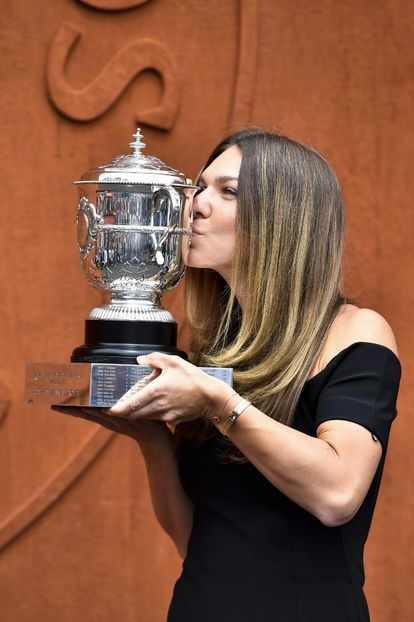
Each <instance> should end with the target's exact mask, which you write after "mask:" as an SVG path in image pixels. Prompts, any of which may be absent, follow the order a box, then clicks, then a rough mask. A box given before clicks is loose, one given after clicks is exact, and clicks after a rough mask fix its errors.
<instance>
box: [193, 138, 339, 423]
mask: <svg viewBox="0 0 414 622" xmlns="http://www.w3.org/2000/svg"><path fill="white" fill-rule="evenodd" d="M232 145H237V146H238V147H239V149H240V150H241V152H242V162H241V167H240V174H239V183H238V205H237V223H236V232H237V239H236V249H235V254H234V259H233V269H232V279H231V283H230V285H228V284H227V283H225V281H224V280H223V279H222V277H221V276H220V275H219V274H217V273H215V272H212V271H209V270H203V269H194V268H189V269H188V271H187V274H186V312H187V318H188V321H189V323H190V326H191V328H192V332H193V337H194V338H193V344H192V345H193V354H192V360H193V362H194V363H196V364H198V365H205V366H216V367H233V369H234V386H235V389H236V391H237V392H238V393H240V394H241V395H242V396H243V397H245V398H247V399H249V400H250V401H251V402H252V403H253V404H254V405H255V406H257V407H258V408H259V409H260V410H262V411H263V412H264V413H266V414H267V415H268V416H269V417H272V418H273V419H276V420H277V421H280V422H282V423H284V424H287V425H290V424H291V423H292V420H293V417H294V412H295V408H296V405H297V402H298V399H299V395H300V393H301V391H302V388H303V385H304V383H305V381H306V379H307V377H308V375H309V373H310V371H311V369H312V366H313V365H314V363H315V361H316V359H317V357H318V354H319V353H320V350H321V347H322V345H323V342H324V339H325V337H326V335H327V332H328V329H329V327H330V325H331V324H332V322H333V320H334V319H335V317H336V315H337V313H338V311H339V308H340V307H341V305H342V304H343V302H344V299H343V297H342V295H341V286H340V277H341V263H342V252H343V238H344V207H343V199H342V193H341V190H340V187H339V184H338V181H337V178H336V175H335V173H334V171H333V170H332V168H331V167H330V166H329V164H328V163H327V162H326V160H325V159H324V158H323V157H321V156H320V155H319V154H318V153H317V152H316V151H314V150H313V149H310V148H308V147H304V146H303V145H301V144H299V143H297V142H295V141H293V140H290V139H289V138H287V137H285V136H280V135H277V134H272V133H269V132H265V131H263V130H259V129H248V130H243V131H241V132H237V133H235V134H233V135H231V136H229V137H228V138H226V139H225V140H224V141H222V142H221V143H220V144H219V145H218V146H217V147H216V149H215V150H214V151H213V152H212V154H211V155H210V157H209V158H208V160H207V162H206V164H205V166H204V168H203V170H204V169H205V168H207V167H208V166H209V165H210V163H211V162H212V161H213V160H214V159H215V158H217V157H218V156H219V155H220V154H221V153H223V151H225V150H226V149H228V148H229V147H230V146H232ZM240 283H243V296H244V297H243V300H244V303H243V311H241V309H240V307H239V305H238V302H237V299H236V297H235V291H236V286H237V285H238V284H239V285H240ZM202 427H205V426H202Z"/></svg>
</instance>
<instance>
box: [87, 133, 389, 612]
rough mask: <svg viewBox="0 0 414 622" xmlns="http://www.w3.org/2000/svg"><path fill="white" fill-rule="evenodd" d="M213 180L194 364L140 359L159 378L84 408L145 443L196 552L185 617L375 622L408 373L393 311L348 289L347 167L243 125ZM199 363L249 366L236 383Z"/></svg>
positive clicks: (199, 256)
mask: <svg viewBox="0 0 414 622" xmlns="http://www.w3.org/2000/svg"><path fill="white" fill-rule="evenodd" d="M198 183H199V186H200V190H199V192H198V194H197V195H196V197H195V199H194V203H193V216H194V224H193V236H192V242H191V248H190V249H189V253H188V258H187V263H188V266H189V270H188V274H187V291H186V298H187V301H186V304H187V315H188V319H189V322H190V325H191V326H192V328H193V334H194V352H195V353H194V355H193V359H192V363H189V362H186V361H184V360H181V359H178V358H176V357H171V356H167V355H163V354H159V353H154V354H151V355H149V356H144V357H139V359H138V362H139V363H140V364H143V365H149V366H151V367H152V368H153V369H154V371H153V372H152V374H151V376H150V377H149V382H148V384H147V385H146V386H145V387H144V388H142V389H141V390H140V391H134V390H132V391H130V392H129V393H127V394H126V395H125V396H124V398H123V399H122V400H120V402H118V404H116V405H115V406H114V407H113V408H112V409H111V410H109V411H105V412H102V413H101V414H99V415H96V412H95V413H94V414H91V413H90V414H87V413H85V416H87V417H88V418H90V419H93V420H94V421H97V422H99V423H101V424H103V425H106V426H108V427H110V428H112V429H115V430H117V431H120V432H122V433H125V434H128V435H130V436H132V438H134V439H136V440H137V442H138V444H139V445H140V448H141V450H142V453H143V456H144V458H145V461H146V465H147V470H148V478H149V483H150V488H151V493H152V500H153V504H154V509H155V512H156V515H157V517H158V520H159V521H160V523H161V525H162V526H163V528H164V529H165V530H166V531H167V532H168V533H169V534H170V535H171V537H172V538H173V540H174V542H175V544H176V546H177V549H178V551H179V553H180V554H181V555H182V556H183V557H184V564H183V572H182V575H181V577H180V578H179V580H178V582H177V584H176V587H175V590H174V595H173V600H172V603H171V606H170V611H169V616H168V620H169V622H187V621H188V622H190V621H194V622H204V621H205V622H221V621H223V622H224V621H225V622H233V621H234V622H243V621H246V622H253V621H258V622H271V621H272V622H273V621H274V622H294V621H295V622H305V621H307V622H333V621H334V620H335V622H356V621H360V622H361V621H364V622H365V621H367V620H368V619H369V614H368V609H367V605H366V601H365V598H364V595H363V583H364V571H363V562H362V555H363V547H364V543H365V540H366V537H367V534H368V530H369V527H370V522H371V518H372V513H373V509H374V505H375V501H376V497H377V492H378V486H379V483H380V479H381V473H382V468H383V464H384V458H385V452H386V447H387V441H388V434H389V428H390V424H391V422H392V420H393V418H394V416H395V414H396V412H395V403H396V396H397V391H398V383H399V377H400V366H399V362H398V358H397V348H396V343H395V339H394V336H393V333H392V331H391V329H390V327H389V326H388V324H387V323H386V321H385V320H384V319H383V318H382V317H381V316H380V315H378V314H377V313H375V312H374V311H371V310H368V309H359V308H357V307H356V306H354V305H352V304H348V303H347V302H346V301H345V299H344V298H343V296H342V294H341V289H340V271H341V258H342V246H343V203H342V196H341V192H340V189H339V186H338V183H337V180H336V177H335V174H334V173H333V171H332V169H331V168H330V167H329V165H328V164H327V163H326V161H325V160H324V159H323V158H322V157H321V156H320V155H318V154H317V153H316V152H315V151H313V150H311V149H309V148H305V147H303V146H302V145H300V144H298V143H296V142H294V141H291V140H289V139H287V138H285V137H283V136H278V135H275V134H270V133H267V132H264V131H261V130H245V131H242V132H239V133H236V134H234V135H232V136H230V137H229V138H228V139H226V140H225V141H223V142H222V143H221V144H220V145H219V146H218V147H217V148H216V149H215V150H214V152H213V153H212V155H211V156H210V158H209V159H208V161H207V163H206V165H205V167H204V169H203V171H202V173H201V175H200V178H199V181H198ZM194 364H195V365H210V366H221V367H225V366H226V367H233V368H234V388H230V387H229V386H228V385H226V384H225V383H223V382H221V381H220V380H218V379H215V378H212V377H209V376H206V375H205V374H204V373H203V372H202V371H200V369H198V368H197V367H196V366H195V365H194ZM166 424H168V426H167V425H166ZM171 429H174V433H173V432H171Z"/></svg>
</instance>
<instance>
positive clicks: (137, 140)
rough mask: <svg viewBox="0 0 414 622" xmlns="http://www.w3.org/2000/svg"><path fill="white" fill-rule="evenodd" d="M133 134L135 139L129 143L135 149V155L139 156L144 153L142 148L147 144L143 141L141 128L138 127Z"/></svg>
mask: <svg viewBox="0 0 414 622" xmlns="http://www.w3.org/2000/svg"><path fill="white" fill-rule="evenodd" d="M132 136H133V137H134V138H135V140H134V141H133V142H132V143H129V146H130V147H132V149H133V150H134V155H135V156H137V157H139V156H140V155H142V153H141V149H143V148H144V147H145V146H146V145H145V143H143V142H142V140H141V138H142V134H141V128H140V127H137V131H136V132H135V134H132Z"/></svg>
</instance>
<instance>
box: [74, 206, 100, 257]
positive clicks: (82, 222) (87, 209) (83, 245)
mask: <svg viewBox="0 0 414 622" xmlns="http://www.w3.org/2000/svg"><path fill="white" fill-rule="evenodd" d="M101 220H102V219H101V217H100V216H99V215H98V214H97V213H96V208H95V206H94V204H93V203H91V202H90V201H88V199H87V198H86V197H81V199H80V201H79V203H78V211H77V217H76V223H77V226H78V246H79V252H80V254H81V255H82V257H83V258H84V259H85V257H87V256H88V255H89V252H90V251H91V249H92V248H93V247H94V246H95V242H96V232H97V226H98V224H99V223H100V222H101Z"/></svg>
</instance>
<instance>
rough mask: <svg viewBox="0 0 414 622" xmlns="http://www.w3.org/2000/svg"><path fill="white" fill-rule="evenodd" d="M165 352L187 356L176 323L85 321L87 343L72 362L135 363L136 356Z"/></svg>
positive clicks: (78, 350)
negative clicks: (179, 342) (180, 345)
mask: <svg viewBox="0 0 414 622" xmlns="http://www.w3.org/2000/svg"><path fill="white" fill-rule="evenodd" d="M150 352H164V353H165V354H176V355H178V356H181V357H182V358H185V359H186V358H187V354H186V353H185V352H184V351H182V350H179V349H178V348H177V324H176V322H147V321H128V320H95V319H87V320H86V321H85V344H84V345H83V346H79V347H78V348H75V350H74V351H73V352H72V356H71V361H72V363H120V364H122V363H123V364H129V365H131V364H132V365H133V364H135V363H136V362H137V361H136V357H137V356H141V355H143V354H149V353H150Z"/></svg>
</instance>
